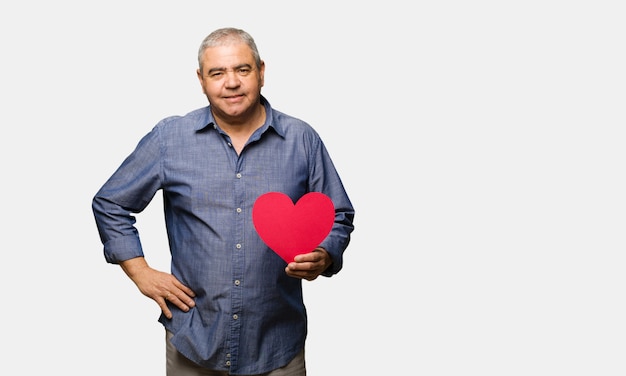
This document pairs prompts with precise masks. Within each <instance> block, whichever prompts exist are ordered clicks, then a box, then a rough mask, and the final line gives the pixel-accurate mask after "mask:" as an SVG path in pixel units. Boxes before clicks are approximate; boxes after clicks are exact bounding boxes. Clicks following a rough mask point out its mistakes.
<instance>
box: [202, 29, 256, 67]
mask: <svg viewBox="0 0 626 376" xmlns="http://www.w3.org/2000/svg"><path fill="white" fill-rule="evenodd" d="M240 42H243V43H245V44H247V45H248V47H250V50H251V51H252V57H253V58H254V62H255V64H256V67H257V68H259V69H260V68H261V55H259V50H258V49H257V47H256V43H254V39H253V38H252V36H251V35H250V34H248V33H247V32H245V31H243V30H241V29H236V28H234V27H224V28H221V29H217V30H215V31H213V32H212V33H211V34H209V35H207V37H206V38H204V40H203V41H202V43H201V44H200V48H199V49H198V66H199V67H200V69H201V70H202V55H203V54H204V50H206V49H207V48H209V47H217V46H227V45H229V44H235V43H240Z"/></svg>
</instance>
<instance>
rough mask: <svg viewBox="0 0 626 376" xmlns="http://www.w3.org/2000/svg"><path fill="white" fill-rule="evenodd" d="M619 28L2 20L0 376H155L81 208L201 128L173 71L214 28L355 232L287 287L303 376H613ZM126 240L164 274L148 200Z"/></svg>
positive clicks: (224, 6)
mask: <svg viewBox="0 0 626 376" xmlns="http://www.w3.org/2000/svg"><path fill="white" fill-rule="evenodd" d="M622 9H623V8H622V7H621V6H620V2H619V1H604V0H596V1H555V0H544V1H532V0H531V1H508V2H504V1H484V0H481V1H473V2H467V1H436V2H435V1H428V2H427V1H418V2H406V1H395V0H391V1H377V2H340V1H316V2H309V3H299V2H294V1H291V2H289V1H268V2H259V1H239V2H226V1H222V2H210V1H180V2H176V3H174V2H166V1H125V2H122V1H115V0H114V1H108V2H78V1H65V0H61V1H54V2H46V1H30V2H5V3H3V4H2V5H0V41H1V45H0V46H1V48H2V60H1V62H0V67H1V69H0V95H1V100H2V102H1V103H2V104H1V107H0V116H1V119H2V121H3V123H4V124H3V125H2V127H1V130H0V132H1V135H0V157H2V158H1V159H0V164H1V167H2V170H1V176H2V184H0V193H1V197H2V200H3V203H2V206H1V208H2V227H1V230H0V231H1V232H0V233H1V235H2V236H1V238H0V241H1V242H2V251H3V252H2V254H3V257H2V266H3V267H2V273H1V274H0V276H1V277H0V278H1V279H0V281H1V282H2V283H1V285H0V286H1V288H0V302H1V304H2V310H1V311H0V318H1V322H2V324H3V329H2V341H3V343H4V350H3V352H2V361H0V373H1V374H4V375H35V374H57V373H58V374H64V375H85V374H89V375H113V374H114V375H165V356H164V352H165V345H164V341H165V340H164V332H163V329H162V327H161V326H160V324H159V323H158V322H157V318H158V315H159V308H158V306H157V305H156V304H155V303H154V302H153V301H151V300H149V299H148V298H146V297H144V296H143V295H141V293H140V292H139V290H138V289H137V288H136V287H135V286H134V284H133V283H132V281H131V280H130V279H128V278H127V277H126V276H125V275H124V273H123V272H122V270H121V269H120V268H119V267H118V266H114V265H109V264H107V263H106V262H105V260H104V257H103V254H102V245H101V243H100V241H99V238H98V234H97V231H96V227H95V223H94V220H93V215H92V212H91V198H92V197H93V195H94V194H95V192H96V191H97V190H98V188H99V187H100V186H101V185H102V184H103V183H104V181H105V180H106V179H107V178H108V177H109V175H110V174H111V173H113V171H114V170H115V168H117V166H118V165H119V164H120V163H121V162H122V160H123V159H124V158H125V157H126V155H128V154H129V153H130V152H131V151H132V149H133V148H134V147H135V145H136V144H137V142H138V141H139V139H140V138H141V137H142V136H143V135H144V134H145V133H147V132H148V131H149V130H150V129H151V128H152V127H153V126H154V125H155V124H156V123H157V122H158V121H159V120H160V119H161V118H163V117H165V116H169V115H173V114H179V115H182V114H185V113H187V112H189V111H191V110H193V109H196V108H198V107H201V106H205V105H206V104H207V102H206V98H205V97H204V95H203V94H202V92H201V89H200V85H199V84H198V82H197V78H196V76H195V69H196V67H197V60H196V53H197V48H198V46H199V44H200V42H201V41H202V39H203V38H204V37H205V36H206V35H207V34H208V33H209V32H211V31H212V30H214V29H216V28H218V27H223V26H235V27H240V28H243V29H245V30H247V31H248V32H250V33H251V34H252V36H253V37H254V38H255V40H256V42H257V45H258V47H259V50H260V53H261V56H262V58H263V59H264V60H265V62H266V65H267V68H266V81H265V82H266V85H265V87H264V88H263V94H264V95H265V96H266V97H267V98H268V99H269V101H270V103H271V104H272V105H273V106H274V107H275V108H277V109H279V110H281V111H284V112H286V113H288V114H290V115H293V116H296V117H300V118H302V119H304V120H306V121H307V122H309V123H310V124H311V125H312V126H313V127H314V128H316V129H317V131H318V132H319V133H320V135H321V136H322V138H323V140H324V141H325V143H326V145H327V147H328V149H329V151H330V153H331V155H332V157H333V159H334V161H335V164H336V167H337V168H338V170H339V172H340V174H341V175H342V177H343V181H344V184H345V186H346V189H347V191H348V193H349V194H350V197H351V198H352V200H353V203H354V206H355V208H356V218H355V226H356V230H355V232H354V233H353V240H352V243H351V245H350V247H349V248H348V250H347V251H346V254H345V265H344V269H343V271H342V272H341V273H340V274H338V275H336V276H334V277H332V278H319V279H318V280H316V281H314V282H305V283H304V285H305V301H306V304H307V308H308V312H309V319H310V325H309V332H310V333H309V337H308V342H307V364H308V370H309V374H310V375H311V376H319V375H397V374H400V375H425V376H439V375H445V376H448V375H454V376H458V375H481V376H487V375H494V376H502V375H506V376H512V375H524V376H527V375H534V376H537V375H550V376H553V375H568V376H571V375H603V376H609V375H620V376H622V375H624V374H625V373H626V363H625V362H624V353H625V351H626V321H625V320H624V317H626V304H625V301H624V292H625V291H624V286H625V283H626V274H625V273H624V266H625V261H626V257H625V255H624V251H625V250H626V249H625V247H624V246H625V241H624V226H625V225H626V219H625V209H626V200H625V197H624V196H625V195H624V192H626V180H625V178H624V171H625V169H624V167H625V161H626V151H625V148H624V145H625V144H626V139H625V136H624V126H625V124H626V123H625V120H626V116H625V112H624V104H625V103H626V102H625V100H626V90H625V88H626V74H625V69H624V67H625V66H626V55H625V50H624V46H625V43H624V42H625V40H624V39H625V36H626V26H625V23H624V16H625V14H624V11H623V10H622ZM138 228H139V231H140V233H141V235H142V239H143V245H144V249H145V251H146V256H147V259H148V262H149V263H150V264H151V265H152V266H154V267H158V268H162V269H164V270H168V249H167V244H166V238H165V231H164V225H163V220H162V209H161V199H160V197H159V196H157V197H156V198H155V200H154V202H153V203H152V205H151V206H149V207H148V209H146V211H145V212H143V213H141V214H140V215H138Z"/></svg>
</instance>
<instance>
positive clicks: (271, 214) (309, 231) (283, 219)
mask: <svg viewBox="0 0 626 376" xmlns="http://www.w3.org/2000/svg"><path fill="white" fill-rule="evenodd" d="M252 222H253V223H254V227H255V229H256V231H257V233H258V234H259V236H260V237H261V240H263V242H265V244H267V246H268V247H270V248H271V249H272V250H273V251H274V252H276V254H278V255H279V256H280V257H282V259H283V260H285V261H286V262H287V263H290V262H292V261H293V259H294V257H295V256H296V255H299V254H302V253H308V252H311V251H313V250H314V249H315V248H316V247H317V246H318V245H320V243H321V242H322V241H323V240H324V239H325V238H326V236H327V235H328V233H329V232H330V230H331V229H332V227H333V223H334V222H335V206H334V205H333V202H332V201H331V199H330V197H328V196H326V195H325V194H323V193H319V192H310V193H307V194H305V195H304V196H302V197H301V198H300V199H299V200H298V202H297V203H296V204H295V205H294V203H293V201H292V200H291V198H289V196H287V195H286V194H284V193H281V192H269V193H265V194H263V195H261V196H259V197H258V198H257V199H256V201H255V203H254V206H253V207H252Z"/></svg>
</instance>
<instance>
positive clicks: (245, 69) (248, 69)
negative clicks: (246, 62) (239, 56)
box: [237, 68, 252, 76]
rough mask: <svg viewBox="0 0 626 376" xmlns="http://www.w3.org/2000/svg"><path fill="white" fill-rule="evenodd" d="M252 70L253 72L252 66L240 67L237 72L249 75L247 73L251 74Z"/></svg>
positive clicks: (241, 74)
mask: <svg viewBox="0 0 626 376" xmlns="http://www.w3.org/2000/svg"><path fill="white" fill-rule="evenodd" d="M250 72H252V69H250V68H238V69H237V73H238V74H239V75H240V76H247V75H249V74H250Z"/></svg>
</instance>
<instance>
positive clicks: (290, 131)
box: [271, 108, 319, 139]
mask: <svg viewBox="0 0 626 376" xmlns="http://www.w3.org/2000/svg"><path fill="white" fill-rule="evenodd" d="M271 125H272V126H273V127H274V128H275V129H276V131H277V132H278V133H279V134H281V135H282V136H283V137H300V136H307V137H311V138H313V139H318V138H319V135H318V133H317V131H316V130H315V128H313V126H311V124H309V123H308V122H306V121H305V120H302V119H300V118H297V117H295V116H291V115H288V114H286V113H284V112H282V111H279V110H276V109H274V108H272V121H271Z"/></svg>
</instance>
